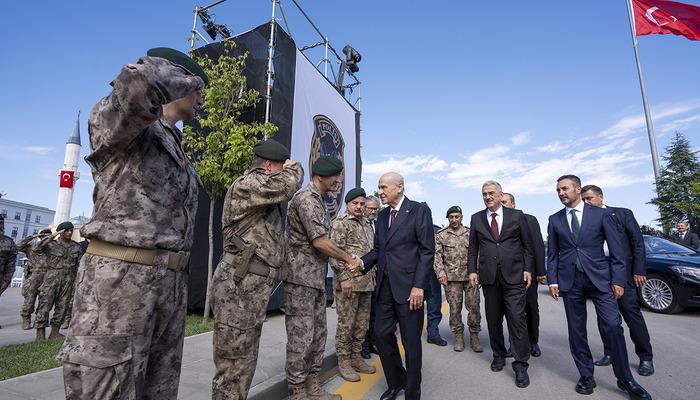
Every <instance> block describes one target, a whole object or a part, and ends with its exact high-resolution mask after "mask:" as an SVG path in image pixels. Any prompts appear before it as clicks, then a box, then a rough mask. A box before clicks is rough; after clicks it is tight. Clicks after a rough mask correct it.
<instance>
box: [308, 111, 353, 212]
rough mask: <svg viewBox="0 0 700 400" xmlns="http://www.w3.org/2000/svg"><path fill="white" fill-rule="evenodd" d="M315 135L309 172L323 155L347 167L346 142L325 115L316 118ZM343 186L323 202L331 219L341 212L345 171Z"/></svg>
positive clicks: (312, 142) (342, 178)
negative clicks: (335, 159)
mask: <svg viewBox="0 0 700 400" xmlns="http://www.w3.org/2000/svg"><path fill="white" fill-rule="evenodd" d="M313 126H314V133H313V135H312V138H311V154H310V155H309V169H308V170H309V171H311V166H312V165H314V162H315V161H316V160H318V158H319V157H320V156H322V155H324V156H333V157H336V158H338V159H339V160H340V162H341V163H343V167H344V166H345V158H344V154H345V151H344V150H345V141H344V140H343V134H342V133H341V132H340V130H339V129H338V127H337V126H336V125H335V123H333V121H331V119H330V118H328V117H326V116H325V115H320V114H319V115H316V116H315V117H314V124H313ZM341 182H342V183H341V185H340V188H339V189H338V190H337V191H335V192H329V193H326V194H325V195H324V196H323V201H324V202H325V203H326V209H327V210H328V214H329V215H330V217H331V218H335V217H336V216H337V215H338V211H339V210H340V206H341V202H342V199H343V194H344V193H345V170H343V172H341Z"/></svg>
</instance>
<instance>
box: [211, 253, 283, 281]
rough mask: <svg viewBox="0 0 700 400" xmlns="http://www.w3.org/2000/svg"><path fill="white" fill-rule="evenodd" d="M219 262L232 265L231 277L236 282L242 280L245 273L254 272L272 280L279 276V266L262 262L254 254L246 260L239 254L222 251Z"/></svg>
mask: <svg viewBox="0 0 700 400" xmlns="http://www.w3.org/2000/svg"><path fill="white" fill-rule="evenodd" d="M221 262H224V263H226V264H229V265H231V266H233V279H234V280H235V281H236V284H238V283H239V282H240V281H242V280H243V278H245V276H246V275H247V274H255V275H259V276H262V277H265V278H270V279H272V280H275V279H278V278H279V268H273V267H270V266H268V265H266V264H264V263H263V262H262V261H260V260H259V259H258V257H256V256H254V255H253V256H252V257H250V259H249V260H248V261H247V262H246V261H245V260H244V259H243V257H242V255H240V254H233V253H228V252H224V256H223V257H222V258H221Z"/></svg>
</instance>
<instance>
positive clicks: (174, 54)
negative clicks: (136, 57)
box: [146, 47, 209, 85]
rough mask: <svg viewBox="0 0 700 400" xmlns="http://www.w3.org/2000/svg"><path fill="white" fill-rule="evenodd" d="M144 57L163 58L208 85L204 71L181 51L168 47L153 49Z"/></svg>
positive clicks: (207, 78)
mask: <svg viewBox="0 0 700 400" xmlns="http://www.w3.org/2000/svg"><path fill="white" fill-rule="evenodd" d="M146 55H148V56H149V57H160V58H165V59H166V60H168V61H170V62H171V63H173V64H175V65H179V66H181V67H182V68H184V69H186V70H187V71H188V72H189V73H190V74H192V75H197V76H198V77H200V78H202V80H203V81H204V84H205V85H208V84H209V77H207V74H206V73H205V72H204V69H202V67H201V66H200V65H199V64H197V62H196V61H195V60H193V59H191V58H190V57H189V56H188V55H187V54H185V53H183V52H181V51H178V50H175V49H171V48H168V47H154V48H152V49H150V50H148V51H147V52H146Z"/></svg>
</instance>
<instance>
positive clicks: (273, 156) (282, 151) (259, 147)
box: [253, 139, 289, 161]
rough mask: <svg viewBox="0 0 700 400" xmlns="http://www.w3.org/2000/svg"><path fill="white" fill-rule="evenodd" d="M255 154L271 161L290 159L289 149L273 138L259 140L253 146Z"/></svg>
mask: <svg viewBox="0 0 700 400" xmlns="http://www.w3.org/2000/svg"><path fill="white" fill-rule="evenodd" d="M253 154H255V155H256V156H258V157H260V158H264V159H265V160H270V161H286V160H288V159H289V149H288V148H287V147H286V146H285V145H283V144H282V143H280V142H278V141H276V140H273V139H268V140H263V141H262V142H258V143H257V144H256V145H255V146H253Z"/></svg>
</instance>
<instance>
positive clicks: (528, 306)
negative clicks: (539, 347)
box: [525, 276, 540, 343]
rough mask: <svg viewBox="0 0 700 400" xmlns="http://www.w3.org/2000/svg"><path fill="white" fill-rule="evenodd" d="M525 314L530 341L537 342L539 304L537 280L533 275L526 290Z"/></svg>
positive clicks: (538, 337) (538, 336)
mask: <svg viewBox="0 0 700 400" xmlns="http://www.w3.org/2000/svg"><path fill="white" fill-rule="evenodd" d="M525 315H526V317H527V335H528V337H529V339H530V343H538V342H539V340H540V305H539V303H538V300H537V280H536V279H535V278H534V276H533V278H532V284H531V285H530V288H529V289H527V291H526V298H525Z"/></svg>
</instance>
